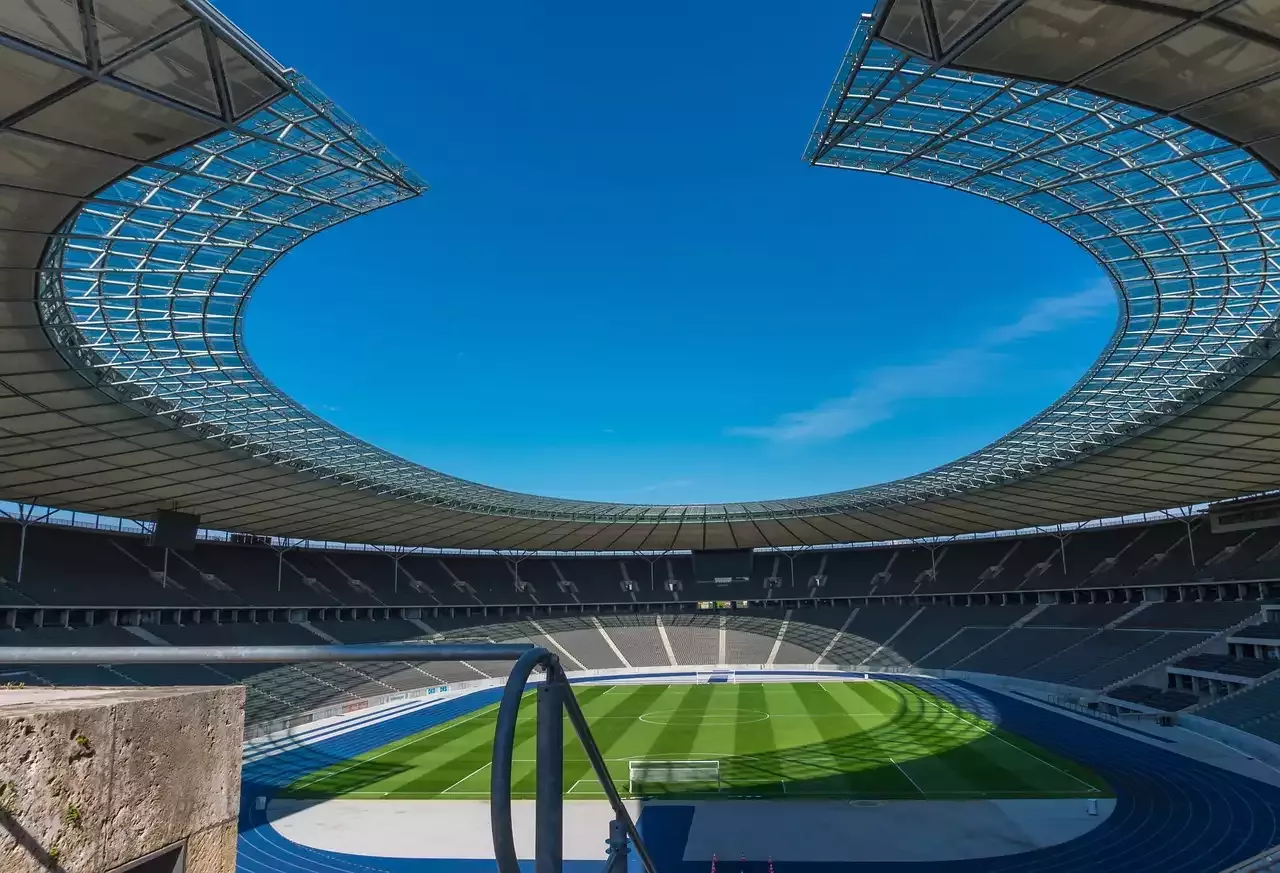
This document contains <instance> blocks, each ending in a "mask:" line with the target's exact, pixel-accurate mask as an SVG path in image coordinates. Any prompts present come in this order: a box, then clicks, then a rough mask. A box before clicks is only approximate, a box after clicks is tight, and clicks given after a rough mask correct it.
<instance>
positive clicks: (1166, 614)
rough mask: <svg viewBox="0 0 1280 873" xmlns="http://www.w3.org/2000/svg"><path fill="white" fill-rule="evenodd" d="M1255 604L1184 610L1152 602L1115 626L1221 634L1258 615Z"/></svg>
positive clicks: (1203, 605)
mask: <svg viewBox="0 0 1280 873" xmlns="http://www.w3.org/2000/svg"><path fill="white" fill-rule="evenodd" d="M1258 613H1259V605H1258V604H1257V603H1252V602H1249V601H1231V602H1223V603H1197V604H1195V608H1194V609H1186V608H1184V607H1183V606H1182V605H1181V604H1177V603H1152V604H1150V605H1149V606H1147V608H1146V609H1143V610H1141V611H1140V612H1138V613H1137V614H1136V615H1134V616H1133V617H1132V618H1128V619H1125V620H1124V621H1122V622H1121V623H1120V624H1119V625H1118V626H1119V627H1124V628H1144V629H1146V628H1150V629H1155V630H1198V631H1221V630H1226V629H1227V628H1229V627H1232V626H1233V625H1237V624H1239V623H1240V622H1242V621H1247V620H1248V619H1250V618H1252V617H1254V616H1256V615H1258Z"/></svg>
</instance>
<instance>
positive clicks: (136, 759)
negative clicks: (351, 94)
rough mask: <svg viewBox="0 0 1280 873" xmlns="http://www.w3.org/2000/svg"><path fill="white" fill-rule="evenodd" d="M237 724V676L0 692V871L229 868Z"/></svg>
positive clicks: (200, 872)
mask: <svg viewBox="0 0 1280 873" xmlns="http://www.w3.org/2000/svg"><path fill="white" fill-rule="evenodd" d="M243 730H244V689H243V688H242V687H239V686H226V687H216V688H204V687H200V688H138V689H119V688H68V689H16V690H5V691H0V870H3V871H5V873H48V871H51V870H62V871H65V873H101V871H110V870H114V869H115V868H117V867H120V866H121V865H124V864H127V863H128V862H130V861H133V860H136V859H138V858H141V857H144V856H147V855H149V854H151V853H153V852H156V851H159V850H161V849H165V848H168V847H173V846H185V848H186V855H187V857H188V866H187V869H188V870H190V871H192V873H233V871H234V869H235V840H234V837H235V827H236V817H237V813H238V810H239V802H240V757H241V740H242V736H243ZM228 834H229V835H230V836H228ZM189 838H190V839H189ZM193 862H194V864H193Z"/></svg>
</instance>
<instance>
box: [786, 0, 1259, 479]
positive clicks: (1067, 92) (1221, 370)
mask: <svg viewBox="0 0 1280 873" xmlns="http://www.w3.org/2000/svg"><path fill="white" fill-rule="evenodd" d="M904 5H905V4H904ZM1015 5H1016V4H1009V5H1008V6H1007V7H1006V10H1005V11H1006V12H1007V11H1012V9H1013V8H1014V7H1015ZM880 20H884V21H888V22H889V23H890V25H891V26H892V25H894V24H897V23H898V19H895V18H892V17H889V16H884V17H883V18H882V19H880ZM876 23H877V20H876V19H873V18H871V17H867V18H864V20H863V21H862V22H860V24H859V27H858V29H857V32H856V33H855V35H854V39H853V44H852V46H851V48H850V51H849V54H848V56H847V57H846V60H845V64H844V67H843V69H842V70H841V75H840V77H839V78H838V79H837V81H836V84H835V86H834V88H833V89H832V92H831V96H830V98H829V100H828V104H827V106H826V107H825V109H824V111H823V117H822V119H821V120H820V123H819V127H818V129H817V130H816V131H815V132H814V135H813V137H812V138H811V140H810V145H809V149H808V150H807V152H806V157H807V158H808V159H809V160H810V161H811V162H812V163H814V164H817V165H819V166H827V167H840V168H848V169H856V170H863V171H869V172H876V173H886V174H890V175H897V176H905V177H907V178H911V179H919V180H921V181H925V182H931V183H934V184H938V185H944V186H947V187H951V188H957V189H959V190H962V191H967V192H969V193H971V194H978V195H980V196H983V197H988V198H991V199H993V200H998V201H1000V202H1001V203H1006V204H1008V205H1010V206H1013V207H1015V208H1017V209H1019V210H1021V211H1023V212H1026V213H1028V214H1029V215H1032V216H1034V217H1036V218H1038V219H1040V220H1041V221H1044V222H1046V223H1047V224H1049V225H1051V226H1053V227H1055V228H1057V229H1058V230H1060V231H1062V232H1063V233H1065V234H1066V235H1067V236H1069V237H1071V238H1072V239H1073V240H1075V241H1076V242H1078V243H1080V244H1081V245H1082V246H1084V247H1085V248H1087V249H1088V250H1089V251H1090V252H1092V253H1093V255H1094V256H1095V257H1096V258H1097V260H1098V262H1099V263H1100V264H1101V265H1102V266H1103V268H1104V269H1105V270H1106V271H1107V272H1108V274H1110V276H1111V279H1112V280H1113V282H1114V283H1115V286H1116V289H1117V291H1118V292H1119V298H1120V306H1121V318H1120V325H1119V327H1118V328H1117V330H1116V333H1115V334H1114V336H1113V337H1112V339H1111V341H1110V343H1109V344H1108V346H1107V348H1106V349H1105V350H1104V352H1103V353H1102V355H1101V356H1100V357H1099V358H1098V360H1097V361H1096V362H1095V363H1094V364H1093V366H1092V367H1091V368H1090V370H1089V372H1088V373H1086V374H1085V375H1084V376H1083V377H1082V378H1081V379H1080V380H1079V382H1077V384H1076V385H1075V386H1073V387H1072V389H1071V390H1070V391H1069V392H1068V393H1067V394H1066V395H1065V396H1064V397H1062V398H1061V399H1059V400H1058V401H1057V402H1056V403H1055V404H1053V406H1051V407H1050V408H1049V409H1047V410H1045V411H1044V412H1042V413H1041V414H1040V415H1038V416H1036V417H1035V418H1034V419H1032V420H1031V421H1029V422H1027V423H1026V424H1024V425H1022V426H1021V427H1019V428H1018V429H1017V430H1015V431H1013V432H1012V433H1010V434H1008V435H1007V436H1005V437H1003V438H1002V439H1000V440H999V441H997V442H995V443H993V444H992V445H990V446H988V447H986V448H985V449H983V450H982V451H980V452H977V453H975V454H973V455H970V456H969V457H967V458H964V459H962V460H960V461H957V462H955V463H952V464H948V465H947V466H945V467H942V468H940V469H938V470H935V471H932V472H931V473H928V474H925V475H923V476H917V477H914V478H912V479H908V480H905V481H903V482H901V483H898V485H899V486H900V487H901V486H906V487H908V488H910V487H919V488H922V489H925V490H927V491H929V492H931V493H938V492H945V491H948V490H952V489H965V488H972V487H974V486H975V485H982V484H992V483H996V482H999V481H1002V480H1009V479H1013V478H1017V477H1020V476H1023V475H1026V474H1027V473H1031V472H1034V471H1036V470H1038V469H1043V468H1044V467H1046V466H1050V465H1055V464H1059V463H1061V462H1063V461H1068V460H1070V459H1071V458H1073V457H1075V456H1077V455H1079V454H1081V453H1082V452H1086V451H1089V450H1092V449H1095V448H1097V447H1100V446H1107V445H1110V444H1113V443H1114V442H1115V441H1116V440H1117V439H1118V438H1120V437H1122V436H1124V435H1126V434H1129V433H1132V432H1133V431H1134V430H1135V429H1137V428H1139V427H1141V426H1144V425H1148V424H1150V423H1151V422H1153V421H1157V420H1159V419H1160V418H1162V417H1164V416H1167V415H1169V414H1171V413H1174V412H1176V411H1177V410H1179V409H1180V408H1182V407H1183V406H1185V405H1187V404H1188V403H1189V402H1192V403H1194V402H1198V401H1200V400H1201V399H1203V397H1204V392H1206V391H1208V390H1216V389H1219V388H1221V387H1223V386H1225V385H1228V384H1230V383H1232V382H1233V381H1234V380H1235V379H1236V378H1237V377H1239V376H1240V375H1241V374H1244V373H1248V372H1250V371H1252V370H1253V369H1255V368H1256V367H1257V366H1258V365H1259V364H1261V363H1264V362H1266V361H1268V360H1270V359H1271V358H1272V357H1273V355H1274V350H1273V348H1272V340H1273V339H1274V337H1275V334H1276V326H1277V325H1276V321H1277V317H1278V316H1280V288H1278V287H1277V284H1276V279H1277V262H1276V257H1277V255H1280V246H1277V245H1276V243H1275V242H1274V235H1275V233H1276V230H1277V229H1278V228H1280V198H1278V197H1277V194H1280V186H1278V185H1277V183H1276V179H1275V177H1274V175H1273V173H1272V170H1271V168H1269V167H1268V166H1267V165H1265V164H1263V163H1262V162H1261V161H1260V160H1258V159H1257V158H1255V157H1254V156H1253V155H1252V154H1250V153H1249V152H1248V151H1247V150H1246V149H1244V148H1242V147H1241V146H1239V145H1235V144H1233V143H1230V142H1228V141H1226V140H1224V139H1222V138H1220V137H1218V136H1215V135H1213V134H1211V133H1208V132H1206V131H1203V130H1199V129H1197V128H1195V127H1192V126H1190V125H1188V124H1187V123H1185V122H1183V121H1181V120H1179V119H1177V118H1176V117H1174V115H1173V113H1162V112H1157V111H1154V110H1151V109H1146V108H1142V107H1138V106H1133V105H1129V104H1125V103H1121V102H1118V101H1116V100H1115V99H1112V98H1109V97H1105V96H1100V95H1097V94H1092V93H1089V92H1086V91H1083V90H1079V89H1075V88H1069V87H1065V86H1062V85H1053V84H1046V83H1042V82H1034V81H1027V80H1022V79H1013V78H1004V77H997V76H992V75H989V74H984V73H977V72H969V71H965V70H958V69H953V68H950V67H948V66H947V65H946V64H945V63H943V62H942V61H939V62H932V61H930V59H928V58H927V57H918V56H915V55H913V54H912V53H911V52H909V51H906V50H904V49H902V48H899V47H897V46H894V45H892V44H890V43H888V42H886V41H885V40H883V39H876V38H873V36H872V34H873V32H874V30H875V28H876ZM902 26H904V27H905V26H906V25H905V24H904V25H902ZM921 27H923V25H922V24H921ZM960 51H961V49H955V48H953V50H952V51H951V53H950V54H949V55H948V56H947V57H949V58H950V57H954V56H955V55H957V54H959V53H960ZM1200 102H1204V101H1194V102H1189V103H1187V104H1185V105H1183V106H1182V107H1180V109H1182V110H1183V111H1186V110H1189V109H1193V108H1194V107H1195V105H1196V104H1197V103H1200ZM904 496H906V495H904Z"/></svg>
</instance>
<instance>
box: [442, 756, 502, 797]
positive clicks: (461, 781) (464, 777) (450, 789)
mask: <svg viewBox="0 0 1280 873" xmlns="http://www.w3.org/2000/svg"><path fill="white" fill-rule="evenodd" d="M492 763H493V762H492V761H485V762H484V763H483V764H481V765H480V766H479V767H477V768H476V769H474V770H472V771H471V772H470V773H468V774H467V775H466V776H463V777H462V778H461V779H459V780H458V781H457V782H455V783H453V784H452V785H450V786H449V787H448V788H446V789H445V790H444V791H441V792H440V793H441V794H448V793H449V792H450V791H452V790H453V789H455V788H457V787H458V786H459V785H461V784H462V783H463V782H466V781H467V780H468V779H470V778H471V777H472V776H475V775H476V774H477V773H479V772H480V771H481V770H483V769H484V768H486V767H488V766H489V765H490V764H492Z"/></svg>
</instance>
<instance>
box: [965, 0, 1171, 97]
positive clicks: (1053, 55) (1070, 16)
mask: <svg viewBox="0 0 1280 873" xmlns="http://www.w3.org/2000/svg"><path fill="white" fill-rule="evenodd" d="M1178 21H1179V19H1177V18H1174V17H1172V16H1169V15H1164V14H1162V13H1157V12H1135V11H1134V10H1131V9H1125V8H1121V7H1117V6H1108V5H1107V4H1105V3H1098V2H1094V0H1028V2H1027V3H1025V4H1023V5H1022V6H1019V7H1018V8H1017V9H1016V10H1015V11H1014V12H1013V14H1011V15H1010V16H1009V17H1008V18H1006V19H1005V20H1004V21H1002V22H1001V23H1000V24H998V25H996V26H995V28H993V29H992V31H991V33H990V34H988V35H987V36H986V37H985V38H984V39H982V40H981V41H979V42H978V43H977V44H975V45H974V46H972V47H971V48H969V49H968V50H967V51H965V52H964V53H963V54H962V55H961V56H960V58H959V64H960V65H961V66H965V67H979V68H981V69H983V70H990V71H996V72H1010V73H1015V72H1016V73H1019V74H1021V75H1024V76H1028V77H1030V78H1035V79H1043V80H1046V81H1050V82H1067V81H1070V80H1071V79H1074V78H1075V77H1076V76H1079V75H1081V74H1083V73H1085V72H1088V71H1089V70H1091V69H1093V68H1094V67H1096V66H1098V65H1099V64H1101V63H1103V62H1104V61H1107V60H1110V59H1111V58H1112V57H1114V56H1115V55H1117V54H1119V53H1121V52H1123V51H1126V50H1128V49H1130V48H1132V47H1134V46H1137V45H1140V44H1141V43H1143V42H1144V41H1146V40H1148V39H1150V38H1152V37H1153V36H1156V35H1157V34H1159V33H1161V32H1162V31H1164V30H1167V29H1169V28H1170V27H1172V26H1173V25H1175V24H1177V23H1178Z"/></svg>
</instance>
